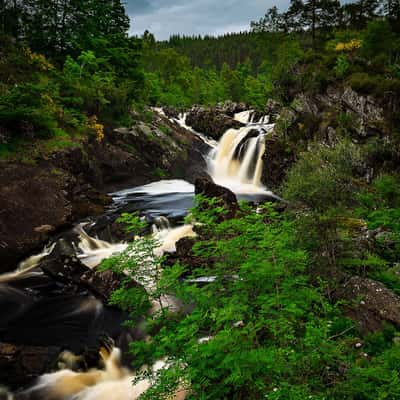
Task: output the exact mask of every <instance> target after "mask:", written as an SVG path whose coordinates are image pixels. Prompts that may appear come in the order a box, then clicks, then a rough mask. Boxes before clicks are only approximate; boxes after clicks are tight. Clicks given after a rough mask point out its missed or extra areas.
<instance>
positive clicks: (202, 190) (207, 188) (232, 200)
mask: <svg viewBox="0 0 400 400" xmlns="http://www.w3.org/2000/svg"><path fill="white" fill-rule="evenodd" d="M195 194H196V195H198V194H201V195H203V196H205V197H207V198H214V197H215V198H217V199H219V200H220V201H221V203H222V205H223V206H224V208H226V209H227V210H228V213H227V214H224V215H223V216H221V217H222V218H223V219H229V218H233V217H234V216H235V215H236V212H237V211H238V210H239V205H238V202H237V199H236V196H235V194H234V193H233V192H231V191H230V190H229V189H227V188H225V187H223V186H219V185H217V184H215V183H214V182H213V181H211V180H210V179H207V178H199V179H197V180H196V182H195Z"/></svg>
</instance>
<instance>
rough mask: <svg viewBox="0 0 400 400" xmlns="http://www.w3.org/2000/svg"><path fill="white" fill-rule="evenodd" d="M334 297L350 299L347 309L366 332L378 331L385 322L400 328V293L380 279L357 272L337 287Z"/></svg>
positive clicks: (350, 315)
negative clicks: (357, 274) (365, 276)
mask: <svg viewBox="0 0 400 400" xmlns="http://www.w3.org/2000/svg"><path fill="white" fill-rule="evenodd" d="M334 297H335V299H337V300H346V301H347V302H348V304H346V305H344V306H343V308H344V311H345V313H346V314H347V315H348V316H349V317H350V318H351V319H353V320H354V321H355V322H356V324H357V326H358V327H359V328H360V330H361V331H362V332H363V333H370V332H376V331H378V330H379V329H381V328H382V325H383V323H384V322H390V323H392V324H394V325H395V326H396V327H397V328H400V297H399V296H397V295H396V294H394V293H393V292H392V291H391V290H389V289H388V288H387V287H386V286H385V285H383V284H382V283H380V282H376V281H374V280H372V279H368V278H363V277H360V276H354V277H351V278H350V279H348V280H347V281H346V282H345V283H343V284H342V285H341V286H340V287H339V288H338V289H337V291H336V293H335V296H334Z"/></svg>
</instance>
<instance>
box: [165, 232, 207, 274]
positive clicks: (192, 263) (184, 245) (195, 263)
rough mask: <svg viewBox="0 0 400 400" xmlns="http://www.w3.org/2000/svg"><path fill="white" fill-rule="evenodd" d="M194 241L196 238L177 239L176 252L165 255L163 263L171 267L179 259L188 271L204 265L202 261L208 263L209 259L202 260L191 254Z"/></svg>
mask: <svg viewBox="0 0 400 400" xmlns="http://www.w3.org/2000/svg"><path fill="white" fill-rule="evenodd" d="M195 243H196V239H194V238H190V237H187V238H182V239H180V240H178V242H177V243H176V252H175V253H169V254H168V255H167V258H166V261H165V265H168V266H171V267H172V266H173V265H174V264H175V263H177V262H178V261H179V262H180V263H181V264H182V265H185V266H186V267H187V268H188V272H191V271H194V270H195V269H196V268H200V267H202V266H204V263H207V264H209V260H202V259H201V258H199V257H196V256H195V255H194V254H193V252H192V248H193V245H194V244H195Z"/></svg>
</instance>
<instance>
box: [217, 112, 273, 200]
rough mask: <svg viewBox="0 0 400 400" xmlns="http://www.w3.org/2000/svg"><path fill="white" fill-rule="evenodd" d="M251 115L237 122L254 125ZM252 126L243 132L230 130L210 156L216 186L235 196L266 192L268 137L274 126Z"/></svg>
mask: <svg viewBox="0 0 400 400" xmlns="http://www.w3.org/2000/svg"><path fill="white" fill-rule="evenodd" d="M252 118H253V117H252V114H251V111H245V112H243V113H240V114H236V119H237V120H242V121H245V120H247V121H251V120H252ZM264 121H265V117H262V118H261V119H260V122H259V123H257V124H255V123H250V124H248V125H247V126H245V127H243V128H240V129H229V130H228V131H226V132H225V134H224V135H223V137H222V138H221V140H220V141H219V143H218V147H217V148H216V149H215V150H213V151H212V153H211V154H210V158H211V162H210V164H209V173H210V175H211V176H212V178H213V180H214V182H215V183H217V184H219V185H221V186H225V187H228V188H229V189H231V190H233V191H234V192H235V193H254V192H264V191H265V187H263V185H262V184H261V176H262V169H263V160H262V157H263V154H264V152H265V135H266V133H268V132H269V131H271V130H272V128H273V125H267V124H264Z"/></svg>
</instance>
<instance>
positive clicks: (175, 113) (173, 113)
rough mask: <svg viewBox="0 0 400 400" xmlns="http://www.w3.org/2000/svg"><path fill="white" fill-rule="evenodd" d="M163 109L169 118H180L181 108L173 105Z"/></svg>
mask: <svg viewBox="0 0 400 400" xmlns="http://www.w3.org/2000/svg"><path fill="white" fill-rule="evenodd" d="M163 111H164V114H165V115H166V116H167V117H168V118H175V119H178V118H179V110H178V109H177V108H175V107H172V106H167V107H163Z"/></svg>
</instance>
